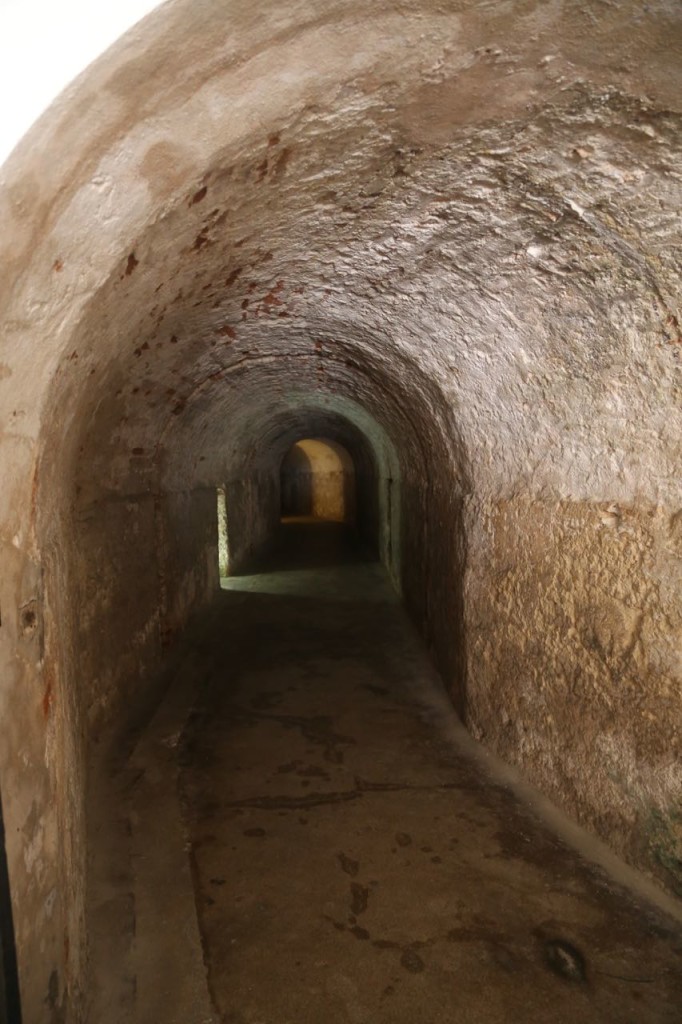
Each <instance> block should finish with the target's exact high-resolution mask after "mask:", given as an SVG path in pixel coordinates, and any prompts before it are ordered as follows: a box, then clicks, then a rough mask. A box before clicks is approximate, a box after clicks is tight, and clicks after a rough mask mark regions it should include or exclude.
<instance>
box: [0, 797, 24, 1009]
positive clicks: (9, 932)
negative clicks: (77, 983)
mask: <svg viewBox="0 0 682 1024" xmlns="http://www.w3.org/2000/svg"><path fill="white" fill-rule="evenodd" d="M0 1024H21V1007H20V1004H19V982H18V978H17V956H16V949H15V945H14V926H13V922H12V903H11V899H10V891H9V876H8V873H7V856H6V853H5V829H4V824H3V817H2V803H1V802H0Z"/></svg>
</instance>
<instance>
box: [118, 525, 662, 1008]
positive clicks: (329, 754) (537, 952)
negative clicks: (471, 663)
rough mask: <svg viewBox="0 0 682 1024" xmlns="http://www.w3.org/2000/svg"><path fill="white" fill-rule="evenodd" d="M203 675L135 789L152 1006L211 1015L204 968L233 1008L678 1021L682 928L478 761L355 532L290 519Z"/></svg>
mask: <svg viewBox="0 0 682 1024" xmlns="http://www.w3.org/2000/svg"><path fill="white" fill-rule="evenodd" d="M185 643H186V644H189V641H185ZM185 677H186V678H185V682H184V683H183V686H184V688H185V692H186V698H185V711H184V712H183V716H184V717H183V724H182V726H181V728H179V729H178V728H177V722H176V723H175V724H174V725H172V726H171V724H169V723H170V721H171V720H170V719H169V718H168V717H167V713H166V712H165V711H164V710H163V705H162V709H161V711H160V715H161V720H162V724H161V725H160V726H157V727H155V726H154V723H152V726H151V727H150V729H151V734H152V735H154V734H156V736H157V740H158V742H157V745H156V748H155V752H154V751H152V752H151V754H150V753H149V752H148V753H147V755H145V756H146V757H147V760H146V761H145V760H144V759H143V760H140V759H139V757H138V759H137V762H136V755H133V758H132V763H133V765H134V764H135V763H137V765H138V769H139V768H140V766H142V768H141V770H138V771H137V774H136V775H135V774H133V776H132V779H133V781H132V785H131V786H129V787H128V789H127V790H126V792H127V795H128V798H130V794H131V793H132V801H133V805H134V807H135V813H134V815H133V829H132V831H133V843H134V846H135V844H137V855H136V856H135V857H134V858H133V860H134V863H135V868H134V872H135V874H136V877H137V881H133V887H134V888H135V886H137V887H138V888H139V887H140V886H144V885H146V884H147V883H146V882H145V881H144V880H145V879H149V878H155V879H156V880H157V881H156V884H157V888H158V892H157V897H156V899H157V902H158V906H157V909H156V912H151V913H150V912H147V916H146V918H145V917H144V913H143V915H142V917H141V918H140V920H138V921H137V923H136V926H135V927H134V928H133V929H132V930H133V931H134V932H135V939H134V940H132V941H133V945H134V946H135V947H136V953H135V955H134V956H133V966H132V967H131V970H132V971H133V972H138V973H137V974H136V976H135V978H134V979H133V984H132V985H131V991H134V992H135V993H136V995H135V996H134V999H133V1002H134V1004H135V1006H134V1008H133V1007H132V1006H131V1005H128V1007H127V1010H126V1012H127V1014H128V1015H130V1014H131V1011H132V1014H133V1015H134V1016H133V1019H136V1020H139V1021H140V1022H142V1021H145V1022H148V1021H151V1020H152V1019H164V1020H167V1021H170V1022H172V1021H175V1020H176V1016H174V1014H177V1020H178V1021H179V1020H180V1019H186V1018H184V1017H183V1014H184V1013H185V1012H186V1009H184V1008H183V1000H185V999H188V1000H189V1001H190V1002H191V1005H192V1006H193V1007H194V1011H193V1012H194V1013H195V1015H196V1013H198V1012H199V1010H197V1006H199V1005H200V1004H201V1000H200V999H199V997H198V996H197V991H196V989H197V986H200V985H202V984H203V983H204V982H203V978H202V977H201V976H202V974H203V970H204V967H203V964H202V958H203V963H205V969H206V973H207V985H208V993H209V994H207V995H206V997H205V1002H206V1007H208V1008H209V1009H207V1010H206V1011H205V1012H207V1013H210V1014H213V1016H212V1019H213V1020H215V1021H224V1022H227V1021H229V1022H239V1024H256V1022H268V1024H289V1022H291V1024H293V1022H296V1024H306V1022H309V1024H319V1022H320V1021H323V1020H324V1021H329V1022H330V1024H341V1022H344V1024H345V1022H353V1024H361V1022H367V1024H369V1022H372V1024H378V1022H389V1021H390V1022H392V1024H398V1022H405V1024H408V1022H410V1024H413V1022H414V1021H417V1020H422V1021H426V1022H428V1024H440V1022H443V1024H445V1022H448V1024H451V1022H452V1021H453V1020H466V1021H476V1022H477V1024H492V1022H499V1024H507V1022H509V1021H510V1020H523V1021H526V1022H529V1024H533V1022H538V1024H546V1022H547V1021H550V1020H551V1021H556V1022H564V1021H565V1022H569V1021H570V1022H573V1021H575V1020H581V1021H585V1022H604V1024H606V1022H613V1021H616V1020H617V1021H619V1022H621V1024H626V1022H632V1024H635V1022H637V1024H644V1022H649V1021H651V1022H654V1021H655V1022H656V1024H662V1022H670V1024H673V1021H677V1020H678V1019H679V1007H680V1005H682V975H681V973H680V956H681V955H682V949H681V948H680V947H679V942H678V943H677V945H676V944H675V940H674V937H675V935H676V934H679V933H678V932H677V926H676V924H675V922H674V921H673V920H672V919H668V918H666V916H665V915H664V914H663V913H661V912H660V910H655V909H654V908H653V906H651V905H648V904H647V903H646V901H645V900H644V899H643V898H641V897H640V896H635V895H633V894H632V893H631V892H628V891H627V890H626V889H624V888H623V887H622V886H621V885H620V884H619V883H618V882H616V881H614V879H612V878H610V877H609V876H608V875H607V874H606V873H605V872H604V871H603V870H601V869H599V868H597V867H595V866H594V865H593V864H591V863H590V861H589V859H586V858H585V857H584V856H582V855H580V854H578V853H577V852H576V851H575V850H573V849H572V848H571V847H570V846H569V845H567V844H566V843H565V842H564V841H563V840H562V839H561V838H559V836H558V835H557V834H555V833H554V832H553V831H552V829H551V828H549V827H547V825H546V824H544V823H543V822H542V821H541V820H540V818H539V817H538V816H537V815H536V814H535V813H534V811H533V810H531V808H530V806H529V805H528V804H527V803H525V802H524V801H522V800H520V799H519V798H518V796H517V795H515V794H514V792H513V791H512V789H510V788H509V786H507V785H505V784H504V782H501V781H500V779H499V778H496V777H495V776H494V775H491V774H490V772H489V771H487V770H486V769H485V768H483V767H482V765H481V764H480V763H479V762H477V760H476V757H475V756H473V755H472V753H471V749H470V747H471V741H468V743H469V746H467V742H466V741H465V739H464V737H463V735H462V730H461V726H459V724H458V721H457V719H456V716H455V714H454V712H453V711H452V710H451V706H450V704H449V702H448V700H447V698H446V696H445V693H444V691H443V689H442V684H441V683H440V681H439V680H438V677H437V675H436V674H435V672H434V670H433V668H432V666H431V664H430V661H429V658H428V656H427V653H426V651H425V648H424V646H423V643H422V641H421V640H420V639H419V638H418V636H417V634H416V633H415V630H414V628H413V627H412V626H411V624H410V623H409V621H408V619H407V617H406V614H405V612H404V610H403V608H402V606H401V604H400V601H399V598H398V597H397V595H396V594H395V591H394V589H393V588H392V586H391V585H390V582H389V579H388V577H387V574H386V572H385V570H384V569H383V567H382V566H381V565H380V563H378V562H377V561H374V560H373V559H372V557H371V556H370V555H368V554H367V552H366V550H365V549H364V548H363V547H362V546H360V545H359V543H358V541H357V539H356V537H355V535H354V533H353V532H352V530H350V529H349V528H348V527H347V526H344V525H343V524H338V523H331V522H319V521H313V520H310V519H309V520H305V519H298V520H293V521H290V522H285V523H283V524H282V527H281V532H280V537H279V543H278V545H277V547H276V548H275V549H273V550H272V551H271V553H270V555H269V556H268V557H267V558H263V559H261V561H260V563H259V564H258V565H257V566H254V567H253V571H252V572H251V573H245V574H243V575H240V576H237V577H233V578H230V579H227V580H223V589H222V591H221V595H220V599H219V602H218V604H217V606H216V608H215V610H214V612H213V619H212V620H211V621H210V622H209V623H208V624H207V625H206V627H205V628H204V630H203V633H202V635H201V637H200V639H199V641H197V640H196V637H195V646H194V652H193V661H192V662H191V671H190V672H189V673H187V672H185ZM168 700H170V701H171V703H172V702H173V700H174V698H173V695H172V688H171V694H170V697H169V698H167V701H166V703H167V702H168ZM157 718H158V715H157ZM169 731H170V734H169ZM144 743H145V740H144V738H142V739H141V740H140V744H141V745H142V746H144ZM171 750H172V757H171V758H170V760H169V751H171ZM171 763H172V770H171V768H170V765H171ZM164 765H165V766H166V767H165V768H164V767H163V766H164ZM155 775H156V776H159V777H160V776H162V777H163V778H164V779H165V780H166V784H167V780H168V778H169V777H172V779H173V783H172V785H173V787H176V793H175V799H176V800H178V801H179V807H180V812H179V820H181V826H180V828H179V829H176V831H177V835H176V845H177V846H178V847H179V849H180V850H182V849H183V848H186V849H187V850H188V853H187V854H182V853H181V854H180V857H181V858H182V857H183V856H184V857H189V861H190V862H191V882H190V881H189V871H188V870H187V871H186V875H187V879H188V881H187V893H191V898H192V900H193V901H194V907H195V908H196V921H197V923H198V928H197V938H196V944H197V945H198V943H199V942H200V944H201V950H202V952H201V953H200V954H196V951H195V973H194V976H193V980H192V985H193V986H194V987H193V988H192V990H191V992H190V995H189V996H188V995H187V992H186V991H184V988H183V986H184V987H186V985H187V983H188V982H187V979H188V977H189V976H190V975H191V974H192V972H191V970H190V967H189V966H188V962H189V960H191V956H190V955H189V954H188V952H187V948H186V947H187V942H188V935H190V934H191V927H190V924H189V918H188V916H187V910H186V908H185V909H184V910H182V909H178V908H180V903H181V901H182V898H183V897H182V884H181V881H180V880H179V879H180V876H181V874H182V871H180V870H179V869H178V862H177V859H178V851H177V850H175V851H174V850H173V849H172V847H173V839H172V836H173V834H174V832H173V827H171V825H170V824H169V822H168V820H166V819H165V818H164V817H163V815H164V814H166V813H167V812H165V811H162V812H160V811H159V805H160V803H161V804H162V803H163V801H159V793H158V791H155V790H154V788H153V786H152V788H151V789H148V790H147V796H146V797H145V796H144V793H145V786H149V784H150V779H152V778H153V777H154V776H155ZM136 794H137V795H136ZM175 813H176V812H175V811H173V812H172V814H171V817H172V816H173V814H175ZM145 823H146V824H145ZM145 828H146V829H147V833H148V834H150V835H151V837H152V838H151V841H150V843H149V844H147V845H146V846H145V844H144V842H143V841H141V840H140V839H138V840H137V841H136V839H135V833H136V831H139V830H143V831H144V829H145ZM169 864H170V869H169ZM169 870H170V872H171V875H172V877H173V879H174V886H173V889H172V891H170V890H169V889H168V887H167V886H166V885H165V884H164V881H163V880H164V878H165V877H166V875H167V873H168V871H169ZM149 898H150V897H149V893H148V892H147V893H146V894H144V900H145V901H146V903H145V902H143V904H142V909H143V911H144V909H145V906H146V907H147V911H148V906H149ZM174 901H179V902H178V905H177V907H175V906H174ZM134 902H135V903H137V893H134ZM152 902H153V900H152ZM177 913H182V914H184V915H185V916H184V917H182V918H181V920H182V927H181V928H178V929H177V931H175V930H174V928H173V921H174V914H177ZM160 935H163V936H164V937H163V938H162V939H160ZM164 942H165V943H166V955H167V957H168V959H167V960H166V961H164V960H163V959H159V949H160V947H162V946H163V944H164ZM183 943H184V946H183V945H182V944H183ZM145 950H147V951H148V954H149V955H148V957H147V958H145ZM180 955H182V957H183V963H184V965H185V970H184V971H183V970H182V969H181V965H180V967H179V966H178V957H179V956H180ZM174 963H175V967H173V964H174ZM105 969H108V970H109V971H111V970H112V965H111V963H109V964H108V965H105ZM108 1010H109V1013H113V1014H114V1017H115V1014H116V1008H115V1007H114V1006H112V1004H111V1003H110V1004H109V1007H108ZM103 1019H105V1018H103ZM193 1019H194V1018H193ZM196 1019H199V1018H198V1017H196ZM201 1019H204V1018H203V1017H202V1018H201Z"/></svg>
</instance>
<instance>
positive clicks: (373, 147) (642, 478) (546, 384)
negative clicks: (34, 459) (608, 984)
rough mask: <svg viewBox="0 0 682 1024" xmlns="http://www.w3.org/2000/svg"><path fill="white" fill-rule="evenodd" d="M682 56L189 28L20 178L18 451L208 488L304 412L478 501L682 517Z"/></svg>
mask: <svg viewBox="0 0 682 1024" xmlns="http://www.w3.org/2000/svg"><path fill="white" fill-rule="evenodd" d="M680 42H682V33H681V31H680V10H679V7H678V6H677V5H676V4H674V3H672V2H670V3H668V2H660V3H656V4H649V5H646V7H643V6H642V5H641V4H640V3H639V2H638V0H633V2H625V3H621V4H618V5H616V6H613V7H610V6H608V5H599V10H598V11H597V10H595V5H594V4H583V3H579V2H577V0H573V2H563V3H556V4H546V3H539V2H530V0H517V2H513V3H506V4H498V3H494V4H492V3H487V2H484V0H476V2H473V0H469V2H460V3H449V4H447V5H443V4H442V3H435V2H431V0H429V2H420V3H419V4H402V3H395V2H394V3H387V2H379V3H375V4H373V5H371V6H369V7H368V6H367V5H366V4H362V5H361V4H357V3H354V2H345V3H338V4H334V5H331V6H324V5H320V4H314V3H310V2H308V3H288V4H283V5H281V4H280V5H277V6H276V7H275V8H273V7H272V5H270V4H265V3H258V2H256V3H253V2H250V3H248V4H247V3H241V2H234V3H230V4H229V5H225V4H224V3H222V2H220V3H218V2H217V0H213V2H205V3H202V4H190V3H188V2H185V0H176V2H173V3H170V4H167V5H164V7H163V8H161V9H160V10H159V11H158V12H157V13H156V14H155V15H153V16H152V17H151V18H149V19H147V20H146V21H145V22H143V23H142V25H141V26H140V27H139V28H138V29H136V30H135V31H134V32H133V33H132V35H131V36H129V37H126V38H125V39H124V40H122V41H121V42H120V43H119V44H118V45H117V47H115V48H114V49H113V50H112V51H109V53H108V54H107V55H105V56H104V57H103V58H102V60H101V61H100V62H99V63H98V64H97V65H96V66H95V67H94V68H93V69H91V70H90V71H89V72H88V73H87V75H86V76H85V77H84V78H83V80H82V81H81V82H80V83H79V84H77V85H76V86H75V87H74V88H73V89H72V90H71V91H70V93H69V94H68V95H66V96H65V97H63V99H62V100H61V101H60V103H59V104H58V105H57V106H56V107H55V109H54V110H53V112H52V116H51V118H50V120H49V121H48V120H44V121H43V122H42V123H40V124H39V125H38V126H37V127H36V129H35V131H34V135H33V137H32V138H31V137H29V139H28V140H27V142H26V144H25V146H24V147H23V148H22V147H20V148H19V150H17V151H16V153H15V155H14V157H13V158H12V161H10V164H9V165H8V166H7V169H6V184H7V188H6V189H5V190H4V192H3V198H4V214H3V215H4V219H5V223H6V224H7V226H8V231H7V232H5V234H4V238H5V242H4V246H5V252H4V254H3V256H4V257H6V258H7V261H8V266H9V267H10V279H11V281H10V283H11V284H12V292H11V295H10V297H9V300H8V304H7V306H6V308H7V313H8V320H9V325H10V329H11V334H12V337H13V344H14V350H13V351H14V353H15V354H16V360H15V364H16V365H14V366H13V367H12V372H13V374H14V380H13V388H14V391H13V394H12V396H11V397H10V398H9V399H8V391H7V389H5V395H4V399H5V408H6V409H7V410H8V415H11V413H12V411H14V412H15V413H16V417H15V422H19V424H20V426H19V428H18V433H19V434H20V435H21V437H22V438H24V439H27V440H30V439H31V438H37V437H39V436H42V437H43V440H44V441H45V445H46V448H45V450H46V452H48V453H49V459H47V460H46V463H45V465H46V466H47V467H48V473H54V474H57V473H61V474H62V475H63V470H64V468H65V463H64V462H63V459H64V458H65V457H66V454H67V453H68V454H69V455H70V459H71V461H70V463H69V464H70V465H71V466H72V468H73V469H74V471H75V472H76V474H77V475H78V474H79V473H81V475H82V472H81V471H82V468H83V467H87V473H88V474H89V475H90V476H94V478H96V479H97V480H99V481H100V484H101V486H103V487H106V488H107V489H108V488H114V489H116V488H119V489H126V488H129V487H135V486H142V487H146V486H152V481H153V479H154V478H155V474H156V476H157V477H158V474H159V473H160V472H161V470H162V469H163V472H164V474H165V479H166V481H167V482H168V483H169V484H170V485H174V486H175V485H180V483H182V484H183V485H184V484H186V483H187V482H188V480H189V479H190V477H188V473H190V475H191V479H195V480H202V479H209V478H210V477H211V475H212V473H213V472H214V470H216V467H217V465H218V462H219V458H220V453H221V452H224V451H225V450H226V449H227V448H228V447H229V446H230V445H234V444H235V443H237V444H242V443H243V444H247V443H248V441H249V437H252V436H253V433H252V432H253V430H254V425H255V421H254V416H253V408H254V406H258V407H259V408H262V409H263V410H267V409H268V408H271V407H273V406H276V405H277V404H278V403H285V404H286V403H287V402H288V397H289V396H291V394H293V393H302V392H305V393H306V394H307V395H309V396H310V402H312V404H315V402H321V401H325V400H328V399H335V400H338V401H345V400H353V401H356V402H357V403H358V404H359V405H360V406H362V407H364V408H366V409H367V411H368V413H369V414H370V415H371V416H372V417H374V419H375V420H376V421H377V423H379V424H380V425H381V426H382V428H383V429H385V430H386V431H387V433H388V435H389V436H390V437H391V438H392V441H393V443H394V444H395V445H396V446H397V447H401V445H403V444H406V445H407V446H408V447H409V446H410V445H412V446H413V452H412V455H411V457H410V460H409V461H410V462H411V464H413V465H418V464H419V463H420V461H421V463H422V464H423V463H424V458H423V453H424V452H426V453H433V451H434V446H435V447H437V448H438V449H439V451H440V452H441V454H443V457H444V458H445V453H447V459H446V461H447V460H449V462H448V472H450V471H452V470H453V468H454V470H455V472H457V473H458V474H459V482H460V485H462V486H464V484H466V486H467V487H468V486H473V487H475V488H477V489H479V490H480V491H483V492H488V493H495V494H510V493H513V492H517V491H528V492H532V493H544V494H548V495H555V496H556V495H559V496H569V497H576V498H592V499H603V498H609V499H620V500H633V499H634V498H636V497H642V498H645V499H647V500H652V501H666V500H672V499H673V498H675V497H677V496H678V494H679V475H680V466H679V459H680V454H679V453H680V445H679V441H680V435H681V433H682V431H681V429H680V428H681V425H682V424H681V413H680V408H681V406H680V382H679V365H680V351H681V343H680V330H679V326H678V323H679V321H678V312H677V310H676V306H675V298H676V290H677V287H678V273H679V256H680V232H679V209H680V170H679V169H680V166H682V164H681V163H680V149H681V148H682V147H681V141H682V134H681V133H680V110H679V108H680V96H682V88H681V86H682V65H681V64H680V62H679V52H680V50H679V43H680ZM36 338H39V341H38V342H36V340H35V339H36ZM36 344H38V345H39V351H40V360H39V365H38V366H36V362H35V359H34V358H33V361H32V356H34V353H35V347H36ZM31 347H32V350H33V351H31V350H30V349H31ZM19 383H20V385H21V386H18V384H19ZM48 392H49V399H48V398H46V396H47V394H48ZM0 397H2V396H0ZM289 404H290V403H289ZM240 424H241V426H240ZM291 429H299V426H298V425H296V427H295V428H294V426H293V425H292V427H291ZM41 431H42V435H41ZM247 435H248V436H247ZM190 455H191V457H190ZM145 460H147V461H145ZM78 467H80V469H79V468H78ZM174 481H175V483H174Z"/></svg>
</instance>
